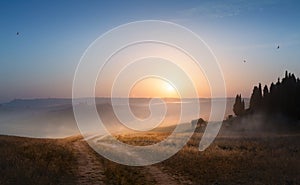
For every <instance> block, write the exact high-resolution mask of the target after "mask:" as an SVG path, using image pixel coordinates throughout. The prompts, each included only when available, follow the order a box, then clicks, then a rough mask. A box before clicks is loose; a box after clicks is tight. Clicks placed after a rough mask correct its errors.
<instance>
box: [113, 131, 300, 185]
mask: <svg viewBox="0 0 300 185" xmlns="http://www.w3.org/2000/svg"><path fill="white" fill-rule="evenodd" d="M241 135H242V134H240V137H228V136H227V137H221V136H219V137H218V138H217V139H216V140H215V141H214V143H213V144H212V145H211V146H210V147H209V148H207V149H206V150H205V151H204V152H200V151H198V145H199V141H200V138H201V137H202V134H201V133H195V134H194V135H193V137H192V138H191V139H190V141H189V142H188V143H187V144H186V146H185V147H184V148H183V149H182V150H180V151H179V152H178V153H177V154H176V155H174V156H173V157H171V158H169V159H168V160H166V161H164V162H162V163H159V164H158V166H160V167H161V168H163V169H165V170H166V172H167V173H169V174H170V175H172V176H174V177H175V178H176V174H181V175H183V176H184V177H186V178H188V179H189V180H190V181H191V182H193V184H249V185H250V184H251V185H252V184H287V185H290V184H300V155H299V154H300V142H299V141H300V135H282V136H279V135H270V136H266V137H262V136H259V137H243V136H241ZM164 137H165V135H164V134H162V133H156V135H155V134H154V133H151V134H149V135H147V134H145V135H143V136H141V137H140V138H139V135H122V136H120V137H118V139H120V140H122V141H123V142H126V143H128V144H132V145H142V146H144V145H149V144H153V143H156V142H158V141H159V140H161V139H162V138H164Z"/></svg>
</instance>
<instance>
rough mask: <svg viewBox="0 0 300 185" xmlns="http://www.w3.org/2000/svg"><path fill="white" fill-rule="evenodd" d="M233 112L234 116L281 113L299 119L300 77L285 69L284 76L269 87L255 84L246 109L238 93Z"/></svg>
mask: <svg viewBox="0 0 300 185" xmlns="http://www.w3.org/2000/svg"><path fill="white" fill-rule="evenodd" d="M233 112H234V113H235V115H236V116H242V115H248V114H254V113H265V114H267V115H272V114H282V115H285V116H288V117H290V118H293V119H298V120H300V79H299V78H296V77H295V75H294V74H291V73H288V72H287V71H286V72H285V76H284V78H283V79H282V80H280V78H278V80H277V82H276V83H271V85H270V87H269V88H268V86H267V85H265V86H264V88H263V89H262V86H261V84H259V85H258V86H255V87H254V88H253V92H252V95H251V97H250V104H249V108H247V109H245V102H244V100H243V99H242V96H241V95H240V94H238V95H237V96H236V98H235V103H234V105H233Z"/></svg>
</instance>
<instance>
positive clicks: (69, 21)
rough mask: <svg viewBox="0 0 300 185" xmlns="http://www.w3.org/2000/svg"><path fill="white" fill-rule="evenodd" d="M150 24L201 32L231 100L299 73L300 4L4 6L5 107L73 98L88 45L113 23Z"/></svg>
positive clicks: (1, 80)
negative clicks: (28, 100)
mask: <svg viewBox="0 0 300 185" xmlns="http://www.w3.org/2000/svg"><path fill="white" fill-rule="evenodd" d="M149 19H151V20H165V21H171V22H174V23H177V24H180V25H183V26H185V27H187V28H189V29H190V30H192V31H194V32H195V33H197V34H198V35H199V36H200V37H201V38H202V39H203V40H204V41H205V42H206V43H207V44H208V45H209V46H210V47H211V49H212V50H213V52H214V54H215V55H216V57H217V58H218V60H219V62H220V65H221V67H222V70H223V73H224V77H225V82H226V87H227V95H228V96H231V97H232V96H235V94H237V93H242V96H244V97H249V96H250V94H251V91H252V88H253V85H256V84H258V83H259V82H261V83H262V84H267V85H269V84H270V83H271V82H272V81H276V80H277V78H278V77H282V76H283V74H284V71H285V70H289V71H290V72H293V73H295V75H296V76H298V77H299V76H300V61H299V59H300V52H299V51H300V21H299V19H300V2H299V1H276V0H273V1H271V0H254V1H246V0H229V1H226V3H225V2H224V1H209V0H205V1H182V0H172V1H171V0H167V1H128V2H127V1H92V0H91V1H79V0H74V1H58V0H53V1H37V0H36V1H0V28H1V29H0V30H1V31H0V42H1V45H0V66H1V67H0V75H1V76H0V87H1V91H0V103H1V102H6V101H9V100H11V99H14V98H49V97H52V98H55V97H71V93H72V92H71V88H72V81H73V75H74V72H75V69H76V66H77V64H78V62H79V60H80V57H81V56H82V54H83V52H84V51H85V50H86V48H87V47H88V46H89V45H90V44H91V43H92V42H93V41H94V40H95V39H96V38H98V37H99V36H100V35H102V34H103V33H105V32H107V31H108V30H110V29H112V28H114V27H116V26H119V25H121V24H125V23H128V22H132V21H138V20H149ZM17 32H19V35H17V34H16V33H17ZM277 45H280V48H279V49H276V47H277ZM244 60H246V62H243V61H244Z"/></svg>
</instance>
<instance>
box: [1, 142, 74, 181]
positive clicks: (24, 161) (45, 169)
mask: <svg viewBox="0 0 300 185" xmlns="http://www.w3.org/2000/svg"><path fill="white" fill-rule="evenodd" d="M66 144H67V143H66V142H63V141H62V140H50V139H29V138H22V137H12V136H1V137H0V174H1V177H0V184H20V185H22V184H73V183H74V182H75V181H76V178H75V175H74V172H73V171H72V170H71V167H72V166H75V165H76V159H75V158H74V155H73V153H72V151H71V150H70V149H69V148H68V147H67V145H66Z"/></svg>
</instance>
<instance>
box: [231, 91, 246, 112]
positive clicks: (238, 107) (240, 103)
mask: <svg viewBox="0 0 300 185" xmlns="http://www.w3.org/2000/svg"><path fill="white" fill-rule="evenodd" d="M244 111H245V102H244V100H242V95H241V94H240V95H236V97H235V102H234V105H233V112H234V114H235V115H236V116H240V115H242V114H243V113H244Z"/></svg>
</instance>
